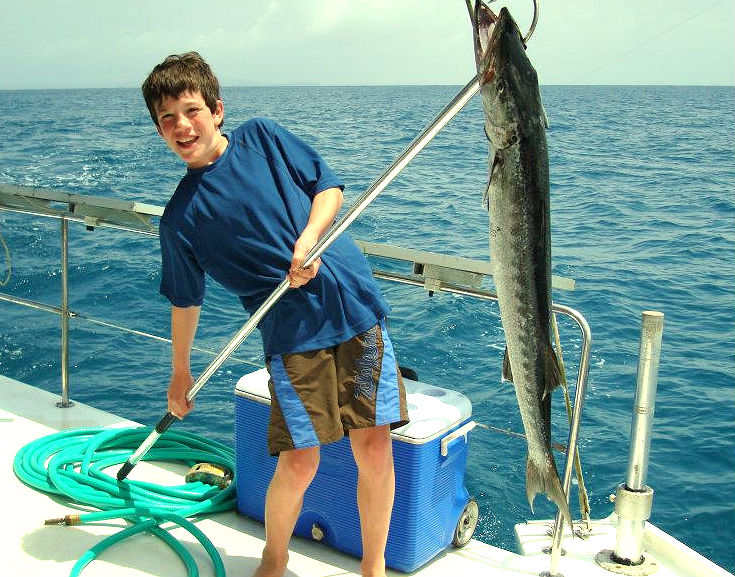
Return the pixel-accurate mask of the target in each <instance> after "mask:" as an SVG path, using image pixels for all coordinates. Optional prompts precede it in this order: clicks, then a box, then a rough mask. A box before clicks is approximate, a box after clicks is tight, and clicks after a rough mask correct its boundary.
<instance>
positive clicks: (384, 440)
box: [350, 425, 396, 577]
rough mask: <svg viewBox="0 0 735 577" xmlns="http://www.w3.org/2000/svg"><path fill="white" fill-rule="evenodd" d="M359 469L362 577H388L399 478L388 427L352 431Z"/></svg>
mask: <svg viewBox="0 0 735 577" xmlns="http://www.w3.org/2000/svg"><path fill="white" fill-rule="evenodd" d="M350 443H351V444H352V453H353V454H354V456H355V462H356V463H357V468H358V477H357V507H358V510H359V512H360V528H361V530H362V564H361V566H360V569H361V572H362V575H363V577H385V545H386V543H387V541H388V529H389V527H390V517H391V512H392V510H393V497H394V493H395V484H396V476H395V471H394V469H393V448H392V445H391V440H390V428H389V427H388V425H385V426H381V427H371V428H368V429H353V430H351V431H350Z"/></svg>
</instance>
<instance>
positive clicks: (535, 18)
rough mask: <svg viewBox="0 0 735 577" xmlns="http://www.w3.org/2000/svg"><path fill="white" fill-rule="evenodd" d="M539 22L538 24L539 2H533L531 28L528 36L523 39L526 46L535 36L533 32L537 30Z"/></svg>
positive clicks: (527, 33)
mask: <svg viewBox="0 0 735 577" xmlns="http://www.w3.org/2000/svg"><path fill="white" fill-rule="evenodd" d="M537 22H538V0H533V20H531V27H530V28H529V29H528V32H526V35H525V36H524V37H523V45H524V46H526V45H527V44H528V41H529V39H530V38H531V36H532V35H533V31H534V30H536V23H537Z"/></svg>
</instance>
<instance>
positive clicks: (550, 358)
mask: <svg viewBox="0 0 735 577" xmlns="http://www.w3.org/2000/svg"><path fill="white" fill-rule="evenodd" d="M546 347H547V348H546V383H544V397H543V398H544V399H545V398H547V397H549V396H551V393H552V391H553V390H554V389H555V388H556V387H558V386H559V385H561V384H562V383H563V382H565V379H564V374H563V373H562V369H561V365H560V364H559V359H558V357H557V356H556V351H555V350H554V347H552V346H551V342H550V341H549V342H547V343H546Z"/></svg>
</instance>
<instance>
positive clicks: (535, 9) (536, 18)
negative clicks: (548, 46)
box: [467, 0, 538, 47]
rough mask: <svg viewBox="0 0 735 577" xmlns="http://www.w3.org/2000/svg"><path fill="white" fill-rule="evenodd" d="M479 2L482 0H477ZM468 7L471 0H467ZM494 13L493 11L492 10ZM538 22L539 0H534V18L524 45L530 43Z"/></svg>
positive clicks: (524, 38)
mask: <svg viewBox="0 0 735 577" xmlns="http://www.w3.org/2000/svg"><path fill="white" fill-rule="evenodd" d="M477 1H478V2H480V1H482V0H477ZM493 2H495V0H488V4H492V3H493ZM467 7H468V8H470V7H471V6H470V0H467ZM470 14H472V10H470ZM491 14H492V12H491ZM537 23H538V0H533V19H532V20H531V26H530V28H529V29H528V32H526V35H525V36H524V37H523V38H522V40H521V42H523V46H524V47H525V46H527V45H528V41H529V40H530V39H531V36H533V31H534V30H536V24H537Z"/></svg>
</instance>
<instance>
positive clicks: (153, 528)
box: [13, 427, 236, 577]
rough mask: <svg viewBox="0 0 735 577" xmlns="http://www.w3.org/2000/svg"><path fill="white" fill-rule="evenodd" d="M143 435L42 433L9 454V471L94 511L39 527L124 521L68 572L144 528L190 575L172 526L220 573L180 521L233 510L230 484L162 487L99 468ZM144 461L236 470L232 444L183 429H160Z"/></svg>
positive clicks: (217, 560) (189, 560)
mask: <svg viewBox="0 0 735 577" xmlns="http://www.w3.org/2000/svg"><path fill="white" fill-rule="evenodd" d="M149 433H150V428H148V427H135V428H123V429H104V428H88V429H71V430H68V431H61V432H58V433H54V434H51V435H47V436H45V437H41V438H40V439H37V440H35V441H33V442H31V443H29V444H28V445H26V446H25V447H23V448H21V449H20V451H18V453H17V454H16V456H15V459H14V460H13V471H14V472H15V474H16V475H17V476H18V478H19V479H20V480H21V481H22V482H23V483H25V484H26V485H28V486H30V487H32V488H34V489H36V490H38V491H41V492H44V493H47V494H50V495H59V496H62V497H64V498H66V499H68V500H69V501H70V502H71V504H73V505H75V506H77V507H79V508H84V509H87V510H89V508H92V507H93V508H95V509H98V511H91V512H86V513H80V514H76V515H67V516H65V517H62V518H60V519H49V520H47V521H46V525H79V524H90V523H95V522H100V521H105V520H109V519H124V520H126V521H128V522H129V523H130V525H129V526H128V527H127V528H124V529H123V530H121V531H120V532H118V533H115V534H113V535H111V536H109V537H107V538H105V539H103V540H102V541H100V542H99V543H97V544H96V545H94V546H93V547H91V548H90V549H89V550H87V552H86V553H84V555H82V556H81V557H80V558H79V560H78V561H77V562H76V563H75V564H74V567H73V568H72V570H71V573H70V576H71V577H77V576H78V575H80V573H81V572H82V570H83V569H84V568H85V567H86V566H87V565H88V564H89V563H90V562H91V561H93V560H94V559H96V558H97V557H98V556H99V555H100V554H101V553H102V552H103V551H104V550H105V549H107V548H109V547H111V546H112V545H115V544H117V543H119V542H121V541H123V540H125V539H127V538H128V537H131V536H133V535H138V534H140V533H143V532H149V533H151V534H153V535H155V536H156V537H158V538H159V539H161V540H162V541H163V542H164V543H166V545H168V546H169V547H170V548H171V549H172V550H173V551H174V552H175V553H176V554H177V555H178V556H179V557H180V558H181V560H182V562H183V563H184V565H185V566H186V569H187V572H188V575H189V577H197V576H198V575H199V569H198V567H197V565H196V562H195V561H194V558H193V557H192V555H191V553H190V552H189V551H188V550H187V549H186V548H185V547H184V546H183V545H182V544H181V543H180V542H179V541H178V540H176V539H175V538H174V537H173V536H172V535H171V534H170V533H169V531H170V530H171V529H172V528H175V527H182V528H183V529H185V530H186V531H188V532H189V533H190V534H191V535H193V536H194V537H195V538H196V539H197V541H199V543H200V544H201V545H202V547H204V549H205V550H206V552H207V554H208V555H209V557H210V560H211V561H212V565H213V566H214V570H215V575H216V576H217V577H225V567H224V563H223V562H222V558H221V557H220V555H219V552H218V551H217V549H216V547H215V546H214V545H213V544H212V542H211V541H210V540H209V539H208V538H207V536H206V535H205V534H204V533H203V532H202V531H201V530H200V529H199V528H197V527H196V526H195V525H194V523H192V522H191V521H189V520H188V519H187V518H188V517H194V516H197V517H199V516H201V515H206V514H211V513H215V512H219V511H226V510H229V509H232V508H234V507H235V503H236V497H235V483H234V482H231V483H230V484H229V485H228V486H227V487H226V488H224V489H221V488H220V487H217V486H212V485H209V484H205V483H202V482H201V481H198V480H197V481H194V482H189V483H185V484H182V485H178V486H164V485H156V484H154V483H148V482H144V481H138V480H125V481H122V482H120V481H118V480H117V479H116V478H115V477H114V476H111V475H108V474H107V473H106V472H105V470H106V469H107V468H109V467H113V466H114V465H119V464H120V463H123V462H124V461H125V460H126V459H127V458H128V457H129V456H130V454H131V453H132V451H133V449H134V448H135V447H136V446H137V445H138V444H139V443H140V441H141V440H142V439H144V438H145V437H146V436H147V435H148V434H149ZM146 460H151V461H159V462H161V461H164V462H165V461H171V462H179V463H181V462H183V463H184V464H187V465H189V466H192V465H193V464H196V463H200V462H209V463H213V464H216V465H219V466H221V467H223V468H225V469H228V470H229V471H233V472H234V471H235V454H234V451H233V449H232V448H230V447H228V446H226V445H223V444H221V443H218V442H216V441H211V440H208V439H205V438H203V437H201V436H199V435H196V434H193V433H187V432H167V433H166V435H165V436H163V437H162V439H161V442H159V443H158V445H157V446H156V448H154V449H153V450H151V451H150V452H149V453H148V455H147V456H146ZM163 524H166V525H167V527H166V528H164V527H162V525H163ZM171 524H173V526H171Z"/></svg>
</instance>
